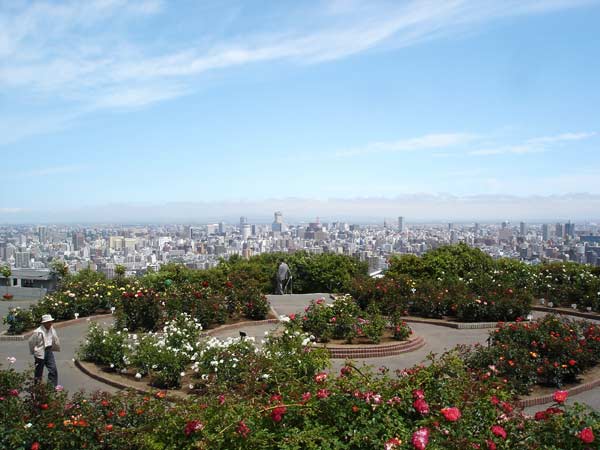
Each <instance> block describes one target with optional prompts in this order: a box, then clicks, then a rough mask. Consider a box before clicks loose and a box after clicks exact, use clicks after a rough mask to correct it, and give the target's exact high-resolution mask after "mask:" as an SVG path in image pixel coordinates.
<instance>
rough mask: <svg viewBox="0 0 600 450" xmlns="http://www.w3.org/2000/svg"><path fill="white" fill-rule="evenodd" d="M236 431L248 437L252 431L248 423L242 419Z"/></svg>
mask: <svg viewBox="0 0 600 450" xmlns="http://www.w3.org/2000/svg"><path fill="white" fill-rule="evenodd" d="M236 432H237V434H239V435H240V436H242V437H243V438H246V437H247V436H248V434H249V433H250V428H249V427H248V425H246V423H245V422H244V421H243V420H240V421H239V423H238V427H237V430H236Z"/></svg>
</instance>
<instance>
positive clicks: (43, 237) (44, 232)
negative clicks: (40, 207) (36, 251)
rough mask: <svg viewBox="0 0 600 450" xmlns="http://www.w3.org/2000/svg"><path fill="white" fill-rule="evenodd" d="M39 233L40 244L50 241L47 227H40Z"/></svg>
mask: <svg viewBox="0 0 600 450" xmlns="http://www.w3.org/2000/svg"><path fill="white" fill-rule="evenodd" d="M37 232H38V240H39V241H40V244H45V243H46V242H47V241H48V229H47V228H46V227H45V226H43V225H40V226H39V227H38V229H37Z"/></svg>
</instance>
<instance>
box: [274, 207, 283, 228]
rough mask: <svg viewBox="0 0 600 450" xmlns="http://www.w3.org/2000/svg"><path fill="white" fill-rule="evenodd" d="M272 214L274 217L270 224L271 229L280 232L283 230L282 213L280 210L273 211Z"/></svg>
mask: <svg viewBox="0 0 600 450" xmlns="http://www.w3.org/2000/svg"><path fill="white" fill-rule="evenodd" d="M273 215H274V219H273V224H272V225H271V229H272V230H273V231H275V232H277V231H278V232H282V231H283V214H281V211H275V213H274V214H273Z"/></svg>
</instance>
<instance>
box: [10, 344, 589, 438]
mask: <svg viewBox="0 0 600 450" xmlns="http://www.w3.org/2000/svg"><path fill="white" fill-rule="evenodd" d="M277 348H278V349H279V350H280V351H284V347H281V346H280V345H279V344H278V345H277ZM232 351H233V350H232ZM234 353H235V354H241V353H244V351H241V350H239V349H236V350H235V351H234ZM25 378H26V375H19V374H16V373H15V372H14V371H12V370H11V369H9V370H1V371H0V402H1V403H2V414H1V415H0V448H23V449H45V448H61V449H64V450H71V449H78V450H79V449H81V448H87V449H90V450H94V449H119V450H130V449H131V450H133V449H154V448H162V449H173V450H174V449H178V450H180V449H181V450H185V449H192V448H210V449H217V450H218V449H233V450H235V449H238V450H241V449H282V448H285V449H301V448H336V449H340V450H345V449H348V450H349V449H365V450H366V449H373V448H383V449H386V450H391V449H409V448H412V449H467V448H480V449H488V450H489V449H499V450H500V449H518V450H521V449H523V450H524V449H528V450H529V449H532V448H533V449H536V448H538V449H545V448H561V449H567V448H568V449H582V450H583V449H586V448H596V447H595V446H596V445H597V442H598V436H599V434H600V414H599V413H598V412H595V411H591V410H586V409H585V408H584V407H582V406H574V407H573V406H565V404H564V401H565V395H564V393H562V392H557V393H556V396H555V399H556V402H555V404H554V405H553V406H552V407H551V408H549V409H547V410H546V411H543V412H541V413H540V414H537V415H536V417H528V416H524V415H522V414H521V412H520V411H519V410H518V409H517V408H515V407H514V405H512V404H511V403H510V401H509V393H508V392H507V390H506V389H505V387H504V384H503V383H501V382H500V383H498V382H496V381H493V380H491V379H489V378H486V377H485V374H484V373H481V372H477V371H469V370H467V369H466V368H465V367H464V366H463V364H462V361H461V360H460V359H459V358H457V356H456V355H455V354H447V355H444V356H443V357H442V358H441V359H432V361H431V364H430V365H428V366H427V367H415V368H413V369H410V370H405V371H402V372H399V373H397V374H390V373H383V374H374V373H372V372H371V371H370V370H369V369H367V368H360V369H359V368H356V367H353V366H344V367H343V368H342V370H341V372H340V373H339V375H337V376H336V375H333V374H326V373H324V372H317V373H315V374H314V375H313V376H311V377H304V378H302V379H299V380H296V379H294V378H293V377H289V378H286V377H284V378H282V379H281V380H279V379H278V378H277V377H274V378H270V379H269V382H268V383H265V385H264V386H263V387H262V388H261V389H259V390H258V391H256V392H253V393H251V394H250V393H249V392H244V395H241V396H240V395H238V394H237V392H236V391H229V390H223V391H221V392H220V393H218V392H214V391H211V392H207V393H206V394H203V395H200V396H199V397H193V398H189V399H188V400H186V399H183V400H182V401H180V402H177V403H175V404H173V403H171V402H169V401H167V400H166V393H165V392H164V391H158V392H156V393H155V394H154V395H146V396H142V395H133V394H131V393H119V394H116V395H109V394H106V393H95V394H83V393H77V394H74V395H73V396H71V397H69V396H67V394H66V392H64V391H60V390H58V391H50V390H46V389H45V386H46V385H39V386H37V387H34V386H31V385H30V386H27V385H25V384H24V380H25Z"/></svg>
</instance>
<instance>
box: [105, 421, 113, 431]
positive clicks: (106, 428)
mask: <svg viewBox="0 0 600 450" xmlns="http://www.w3.org/2000/svg"><path fill="white" fill-rule="evenodd" d="M104 429H105V430H106V431H112V429H113V426H112V423H109V424H108V425H106V426H105V427H104Z"/></svg>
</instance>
